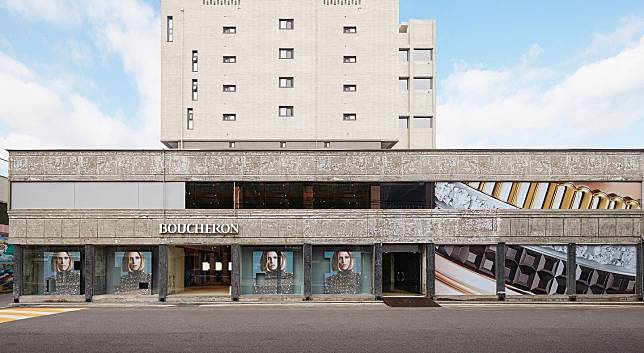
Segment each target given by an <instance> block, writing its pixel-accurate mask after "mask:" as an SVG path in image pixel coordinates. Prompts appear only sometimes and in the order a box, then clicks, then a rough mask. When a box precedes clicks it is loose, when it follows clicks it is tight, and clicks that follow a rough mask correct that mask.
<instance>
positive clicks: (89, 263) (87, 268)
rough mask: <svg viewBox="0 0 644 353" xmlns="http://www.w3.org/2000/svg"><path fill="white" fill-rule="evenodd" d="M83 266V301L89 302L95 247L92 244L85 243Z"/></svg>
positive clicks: (92, 282)
mask: <svg viewBox="0 0 644 353" xmlns="http://www.w3.org/2000/svg"><path fill="white" fill-rule="evenodd" d="M83 262H84V267H83V271H82V273H83V276H84V277H85V278H84V279H85V301H86V302H88V303H89V302H91V301H92V297H93V296H94V278H95V270H94V269H95V268H96V266H95V263H96V247H95V246H94V245H85V259H84V261H83Z"/></svg>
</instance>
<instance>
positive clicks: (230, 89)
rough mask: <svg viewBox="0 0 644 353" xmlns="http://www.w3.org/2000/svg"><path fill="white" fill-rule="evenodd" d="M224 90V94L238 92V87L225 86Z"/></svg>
mask: <svg viewBox="0 0 644 353" xmlns="http://www.w3.org/2000/svg"><path fill="white" fill-rule="evenodd" d="M223 90H224V92H237V86H236V85H224V88H223Z"/></svg>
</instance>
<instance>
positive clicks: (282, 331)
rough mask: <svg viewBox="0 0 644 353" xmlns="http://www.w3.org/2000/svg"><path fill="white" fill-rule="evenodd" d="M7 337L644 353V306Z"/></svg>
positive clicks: (264, 317) (104, 348)
mask: <svg viewBox="0 0 644 353" xmlns="http://www.w3.org/2000/svg"><path fill="white" fill-rule="evenodd" d="M0 337H1V340H0V341H1V343H0V352H35V351H47V352H65V353H71V352H137V353H140V352H217V351H220V352H266V351H275V352H324V351H326V352H451V351H453V352H521V353H527V352H584V353H589V352H642V351H644V306H633V305H630V306H625V305H613V306H583V305H579V306H564V305H547V306H528V305H505V306H448V307H443V308H389V307H386V306H384V305H381V304H368V305H360V304H352V305H351V304H349V305H328V304H315V305H293V304H291V305H227V306H214V307H213V306H188V307H172V306H167V307H144V308H141V307H129V308H98V307H90V308H88V309H86V310H80V311H76V312H69V313H64V314H58V315H51V316H46V317H41V318H35V319H29V320H21V321H14V322H8V323H3V324H0Z"/></svg>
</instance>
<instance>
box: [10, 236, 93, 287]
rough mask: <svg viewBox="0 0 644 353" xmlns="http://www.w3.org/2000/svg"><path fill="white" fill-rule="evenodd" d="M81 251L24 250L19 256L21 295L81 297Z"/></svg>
mask: <svg viewBox="0 0 644 353" xmlns="http://www.w3.org/2000/svg"><path fill="white" fill-rule="evenodd" d="M82 259H83V250H82V248H79V247H33V248H32V247H28V248H25V250H24V252H23V263H22V266H23V267H22V271H23V272H22V275H23V278H22V295H81V294H83V293H84V285H83V284H84V283H83V278H82V272H81V271H82V267H83V266H82Z"/></svg>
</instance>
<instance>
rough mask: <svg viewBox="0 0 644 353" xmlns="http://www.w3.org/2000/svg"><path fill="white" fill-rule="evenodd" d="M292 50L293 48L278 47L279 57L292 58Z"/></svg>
mask: <svg viewBox="0 0 644 353" xmlns="http://www.w3.org/2000/svg"><path fill="white" fill-rule="evenodd" d="M294 52H295V50H294V49H293V48H280V59H293V57H294Z"/></svg>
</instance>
